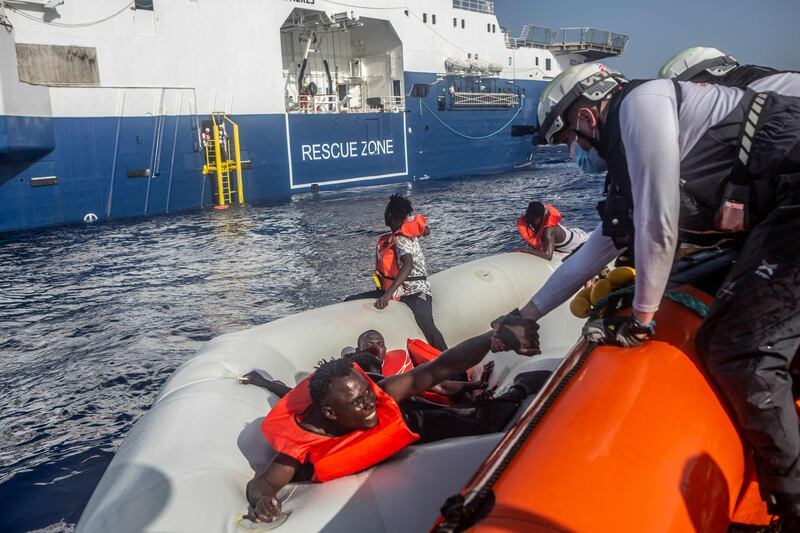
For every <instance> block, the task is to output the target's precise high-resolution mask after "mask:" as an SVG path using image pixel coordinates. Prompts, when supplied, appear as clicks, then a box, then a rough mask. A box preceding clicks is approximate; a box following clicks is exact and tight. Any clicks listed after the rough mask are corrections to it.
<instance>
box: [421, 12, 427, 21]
mask: <svg viewBox="0 0 800 533" xmlns="http://www.w3.org/2000/svg"><path fill="white" fill-rule="evenodd" d="M422 22H428V14H427V13H423V14H422Z"/></svg>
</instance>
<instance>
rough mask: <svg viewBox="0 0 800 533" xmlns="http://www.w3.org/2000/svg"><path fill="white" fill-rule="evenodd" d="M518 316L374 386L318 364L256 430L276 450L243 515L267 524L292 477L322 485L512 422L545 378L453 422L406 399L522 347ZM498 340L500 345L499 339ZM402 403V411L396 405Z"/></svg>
mask: <svg viewBox="0 0 800 533" xmlns="http://www.w3.org/2000/svg"><path fill="white" fill-rule="evenodd" d="M531 327H533V328H536V327H538V326H536V325H535V324H533V325H529V324H527V323H525V321H522V320H521V319H520V318H519V317H505V318H503V319H501V320H500V322H498V323H497V324H496V325H495V331H490V332H488V333H484V334H482V335H478V336H477V337H473V338H471V339H468V340H466V341H464V342H462V343H460V344H459V345H457V346H455V347H453V348H451V349H449V350H447V351H445V352H444V353H442V354H441V356H439V357H437V358H436V359H435V360H434V361H432V362H430V363H428V364H426V365H421V366H418V367H416V368H415V369H413V370H412V371H410V372H407V373H405V374H400V375H398V376H392V377H386V378H383V379H382V380H381V381H379V382H378V383H374V382H372V381H370V380H369V379H367V377H366V376H365V374H364V373H363V371H362V370H361V369H360V368H358V367H357V366H354V365H353V363H352V361H350V360H349V359H344V358H342V359H335V360H332V361H323V362H321V363H320V365H318V366H317V369H316V371H315V372H314V373H313V374H312V375H311V376H309V377H308V378H306V379H305V380H303V381H302V382H300V383H299V384H298V385H297V387H295V388H294V389H293V390H292V391H291V392H290V393H289V394H287V395H286V396H285V397H284V398H282V399H281V400H280V401H279V402H278V403H277V404H276V405H275V407H273V408H272V410H271V411H270V412H269V414H268V415H267V417H266V418H265V419H264V422H263V423H262V426H261V427H262V431H263V432H264V434H265V436H266V437H267V439H268V440H269V442H270V444H271V445H272V447H273V449H274V450H275V451H276V452H277V453H276V455H275V456H274V458H273V459H272V462H271V463H270V465H269V466H268V467H267V469H266V470H265V471H264V472H263V473H261V474H258V475H256V476H255V477H254V478H253V479H252V480H251V481H250V482H249V483H248V484H247V488H246V497H247V501H248V502H249V504H250V513H249V518H250V519H251V520H254V521H257V522H269V521H271V520H272V519H273V518H274V517H276V516H278V514H279V513H280V502H279V501H278V499H277V497H276V494H277V493H278V491H279V490H280V489H281V488H282V487H283V486H285V485H286V484H287V483H289V482H290V481H292V479H293V478H295V475H296V474H297V473H298V472H304V473H305V474H306V475H308V474H309V473H310V472H309V470H312V469H313V479H314V480H316V481H321V482H324V481H328V480H330V479H335V478H337V477H341V476H346V475H350V474H353V473H356V472H359V471H361V470H364V469H366V468H369V467H371V466H374V465H376V464H378V463H380V462H381V461H383V460H385V459H387V458H389V457H391V456H392V455H394V454H395V453H396V452H398V451H399V450H401V449H403V448H405V447H406V446H408V445H409V444H412V443H414V442H419V443H423V442H431V441H434V440H440V439H444V438H450V437H458V436H468V435H481V434H486V433H494V432H497V431H500V430H502V428H503V427H504V426H505V425H506V423H508V422H509V421H510V419H511V418H512V417H513V416H514V413H516V410H517V408H518V406H519V405H520V403H521V402H522V400H524V399H525V398H526V397H527V396H529V395H530V394H533V393H535V392H536V391H537V390H538V387H540V386H541V385H542V384H543V381H542V380H541V379H539V378H538V376H535V374H536V373H535V372H532V373H528V374H527V375H526V374H520V375H519V376H517V379H515V381H514V385H513V386H512V387H511V388H510V389H509V391H508V392H507V393H506V394H504V395H503V396H501V397H499V398H495V399H494V400H491V401H490V402H489V404H488V405H487V406H486V409H485V411H484V412H483V413H481V414H478V415H476V416H471V417H466V416H462V417H459V416H458V414H457V413H455V412H453V411H454V410H453V409H450V408H442V409H425V408H416V407H414V406H413V405H408V403H407V400H410V399H411V397H412V396H415V395H418V394H420V393H422V392H424V391H426V390H427V389H429V388H430V387H432V386H434V385H436V384H437V383H440V382H441V381H442V380H444V379H446V378H447V377H448V376H451V375H454V374H458V373H460V372H464V371H465V370H466V369H467V368H469V367H471V366H474V365H476V364H478V363H479V362H480V361H481V360H482V359H483V357H484V356H485V355H486V354H487V353H488V352H489V351H490V350H495V349H496V347H497V346H499V345H500V344H511V345H513V346H527V342H528V341H527V340H526V339H527V338H530V337H532V336H533V335H534V334H535V333H534V332H533V331H531V330H530V328H531ZM501 339H502V340H501ZM399 404H402V405H403V408H402V410H401V407H399V406H398V405H399Z"/></svg>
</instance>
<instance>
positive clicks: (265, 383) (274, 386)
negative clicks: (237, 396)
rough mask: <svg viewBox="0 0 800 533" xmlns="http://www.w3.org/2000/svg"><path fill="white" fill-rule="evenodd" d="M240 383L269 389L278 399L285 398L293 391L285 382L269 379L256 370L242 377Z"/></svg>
mask: <svg viewBox="0 0 800 533" xmlns="http://www.w3.org/2000/svg"><path fill="white" fill-rule="evenodd" d="M239 383H241V384H242V385H255V386H256V387H261V388H263V389H267V390H268V391H270V392H271V393H272V394H274V395H275V396H277V397H278V398H283V397H284V396H286V395H287V394H289V391H290V390H292V388H291V387H289V386H287V385H286V384H285V383H284V382H283V381H279V380H277V379H267V378H265V377H264V376H262V375H261V374H259V373H258V372H256V371H255V370H253V371H252V372H248V373H247V374H245V375H244V376H242V377H240V378H239Z"/></svg>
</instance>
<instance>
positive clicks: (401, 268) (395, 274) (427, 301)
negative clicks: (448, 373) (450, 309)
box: [345, 194, 447, 350]
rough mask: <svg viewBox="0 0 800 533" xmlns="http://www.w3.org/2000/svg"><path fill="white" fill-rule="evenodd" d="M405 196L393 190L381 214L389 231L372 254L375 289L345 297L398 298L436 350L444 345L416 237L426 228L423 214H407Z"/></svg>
mask: <svg viewBox="0 0 800 533" xmlns="http://www.w3.org/2000/svg"><path fill="white" fill-rule="evenodd" d="M413 210H414V209H413V208H412V207H411V202H410V201H409V200H408V198H406V197H404V196H401V195H399V194H393V195H392V196H391V197H390V198H389V203H388V204H387V205H386V210H385V211H384V214H383V218H384V222H385V223H386V225H387V226H388V227H389V229H391V230H392V231H391V232H390V233H385V234H383V235H381V236H380V237H379V238H378V247H377V251H376V254H375V280H376V283H377V284H378V289H376V290H373V291H367V292H363V293H361V294H356V295H353V296H348V297H347V298H345V301H350V300H359V299H362V298H377V300H375V307H377V308H378V309H384V308H385V307H387V306H388V305H389V302H390V301H391V300H393V299H394V300H400V301H401V302H403V303H404V304H406V305H407V306H408V307H409V308H410V309H411V312H412V313H413V314H414V320H416V321H417V325H418V326H419V329H421V330H422V333H423V334H424V335H425V339H426V340H427V341H428V342H429V343H430V344H431V346H434V347H436V348H437V349H439V350H445V349H447V343H446V342H445V340H444V336H443V335H442V332H441V331H439V328H437V327H436V324H435V323H434V321H433V297H432V296H431V284H430V283H429V282H428V269H427V267H426V265H425V255H424V254H423V253H422V247H421V246H420V244H419V237H422V236H423V235H427V234H428V233H429V232H430V230H429V229H428V226H427V220H426V219H425V217H424V216H422V215H420V214H417V215H413V216H412V215H411V213H412V211H413Z"/></svg>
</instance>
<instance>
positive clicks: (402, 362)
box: [381, 350, 414, 376]
mask: <svg viewBox="0 0 800 533" xmlns="http://www.w3.org/2000/svg"><path fill="white" fill-rule="evenodd" d="M412 368H414V362H413V361H412V360H411V358H410V357H409V356H408V354H407V353H406V351H405V350H392V351H391V352H386V353H385V354H384V356H383V366H382V367H381V373H382V374H383V375H384V376H397V375H398V374H405V373H406V372H408V371H410V370H411V369H412Z"/></svg>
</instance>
